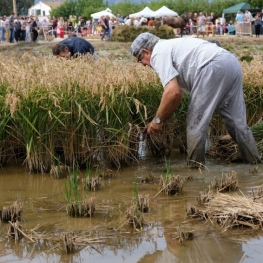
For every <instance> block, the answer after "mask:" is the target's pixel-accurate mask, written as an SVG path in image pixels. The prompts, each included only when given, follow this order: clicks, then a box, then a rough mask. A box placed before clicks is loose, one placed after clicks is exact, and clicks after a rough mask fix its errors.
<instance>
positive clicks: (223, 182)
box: [210, 171, 238, 192]
mask: <svg viewBox="0 0 263 263" xmlns="http://www.w3.org/2000/svg"><path fill="white" fill-rule="evenodd" d="M210 185H211V189H212V190H217V191H219V192H222V191H235V190H237V189H238V178H237V173H236V172H235V171H232V172H230V173H222V176H221V178H220V179H215V180H213V181H212V182H211V184H210Z"/></svg>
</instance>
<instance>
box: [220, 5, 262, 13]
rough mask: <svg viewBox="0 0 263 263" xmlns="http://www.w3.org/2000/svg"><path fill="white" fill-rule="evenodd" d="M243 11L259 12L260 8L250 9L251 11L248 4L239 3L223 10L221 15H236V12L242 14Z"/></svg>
mask: <svg viewBox="0 0 263 263" xmlns="http://www.w3.org/2000/svg"><path fill="white" fill-rule="evenodd" d="M245 10H249V11H255V10H260V8H258V7H256V8H252V10H251V6H250V4H248V3H239V4H236V5H233V6H230V7H228V8H226V9H224V10H223V14H234V13H237V12H238V11H241V12H244V11H245Z"/></svg>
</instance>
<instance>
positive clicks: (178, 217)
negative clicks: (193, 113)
mask: <svg viewBox="0 0 263 263" xmlns="http://www.w3.org/2000/svg"><path fill="white" fill-rule="evenodd" d="M206 165H207V168H206V169H203V170H189V169H188V167H187V166H186V161H185V159H184V157H183V156H181V155H180V154H179V153H177V152H174V153H172V156H171V161H170V167H171V170H172V173H173V174H175V175H180V177H182V178H184V179H185V182H184V185H183V192H182V194H178V195H175V196H166V195H163V194H162V193H160V194H158V192H159V191H158V188H159V179H160V176H161V175H162V174H164V171H163V170H164V167H165V163H164V162H162V159H161V158H154V159H145V160H142V161H141V163H140V164H138V165H137V164H136V165H134V166H133V167H129V168H122V169H120V170H119V171H113V172H114V173H115V172H116V173H117V176H116V177H115V176H114V177H113V178H111V179H103V181H102V183H103V185H102V187H101V188H100V189H99V190H97V191H95V192H91V191H82V189H83V183H82V181H81V180H80V182H79V184H78V186H79V190H80V191H81V192H83V194H84V195H87V196H93V197H94V198H95V203H96V211H95V214H94V216H93V217H91V218H89V217H87V218H72V217H69V216H68V215H67V213H66V204H67V202H66V199H65V183H66V181H67V180H68V179H54V178H52V177H51V176H50V175H47V174H45V175H41V174H28V173H27V172H26V169H25V168H21V167H22V166H20V167H12V166H9V167H5V168H1V170H0V206H1V209H2V207H3V206H10V205H12V203H13V202H14V201H20V202H22V203H23V205H24V207H23V215H22V222H21V224H22V230H23V231H24V232H26V233H29V234H30V233H37V235H38V238H37V240H36V241H35V242H34V243H33V242H31V241H30V240H29V239H28V238H25V237H23V238H22V239H20V240H17V241H14V240H13V239H10V238H9V239H7V238H6V236H7V232H8V230H7V229H8V227H9V226H8V223H3V222H2V223H1V224H0V233H1V235H0V251H1V252H0V262H95V261H96V262H107V263H117V262H127V263H137V262H139V263H150V262H156V263H158V262H186V263H188V262H189V263H190V262H195V263H196V262H202V263H205V262H214V263H217V262H218V263H219V262H220V263H221V262H223V261H226V262H232V263H235V262H245V263H249V262H261V259H262V256H263V252H262V250H261V249H260V248H261V247H262V244H263V235H262V230H261V229H259V230H254V231H253V230H251V228H242V229H241V228H234V229H231V230H228V231H226V232H222V231H220V230H219V229H217V227H216V226H212V225H211V224H209V222H205V221H203V220H200V219H190V218H188V217H187V216H186V212H185V206H186V205H187V204H188V203H191V204H193V205H197V201H196V199H197V196H198V194H199V193H200V191H204V190H206V189H207V187H208V186H209V185H210V183H211V181H212V180H214V179H215V178H220V177H221V175H222V173H229V172H232V171H235V172H236V173H237V177H238V181H239V189H240V190H241V191H242V193H243V194H244V195H247V194H249V193H251V191H252V189H253V188H254V187H255V186H260V185H262V184H263V169H262V168H263V167H262V165H259V167H258V170H257V172H256V173H251V171H252V170H253V169H254V167H255V166H253V165H247V164H227V163H225V162H224V161H220V162H219V161H216V160H207V163H206ZM84 173H85V171H80V172H79V176H80V177H81V178H83V175H84ZM150 173H152V174H153V175H154V182H153V183H141V181H142V178H145V177H147V176H148V175H149V174H150ZM134 182H136V183H137V186H138V188H137V189H138V193H139V194H149V198H150V209H149V213H145V214H144V219H145V221H146V223H147V224H146V225H145V227H144V228H143V229H142V230H135V229H133V227H131V226H129V225H128V224H127V222H126V220H125V211H126V209H127V208H128V207H129V206H130V203H131V198H132V192H133V188H134ZM238 193H240V192H239V191H238ZM229 194H233V193H229ZM178 228H180V229H183V230H184V231H191V232H193V234H194V237H193V239H191V240H186V241H184V242H183V243H180V242H179V240H178V232H177V229H178ZM32 231H33V232H32ZM34 231H35V232H34ZM72 233H74V236H75V237H76V238H78V240H79V242H78V245H77V246H76V249H75V252H74V253H69V254H67V253H66V252H65V251H64V250H63V249H61V246H59V241H60V240H61V236H63V235H65V234H72ZM35 237H36V234H35Z"/></svg>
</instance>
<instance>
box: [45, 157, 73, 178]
mask: <svg viewBox="0 0 263 263" xmlns="http://www.w3.org/2000/svg"><path fill="white" fill-rule="evenodd" d="M69 170H70V169H69V167H67V166H65V165H62V164H61V163H60V158H58V160H57V165H51V169H50V175H51V176H52V177H53V178H56V179H60V178H66V177H67V175H68V174H69Z"/></svg>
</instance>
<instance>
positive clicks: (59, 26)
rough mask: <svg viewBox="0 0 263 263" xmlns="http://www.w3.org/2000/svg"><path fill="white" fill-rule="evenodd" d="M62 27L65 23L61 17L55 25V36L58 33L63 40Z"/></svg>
mask: <svg viewBox="0 0 263 263" xmlns="http://www.w3.org/2000/svg"><path fill="white" fill-rule="evenodd" d="M64 26H65V21H64V19H63V17H60V18H59V20H58V24H57V28H58V31H57V36H58V33H59V37H60V38H64Z"/></svg>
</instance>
